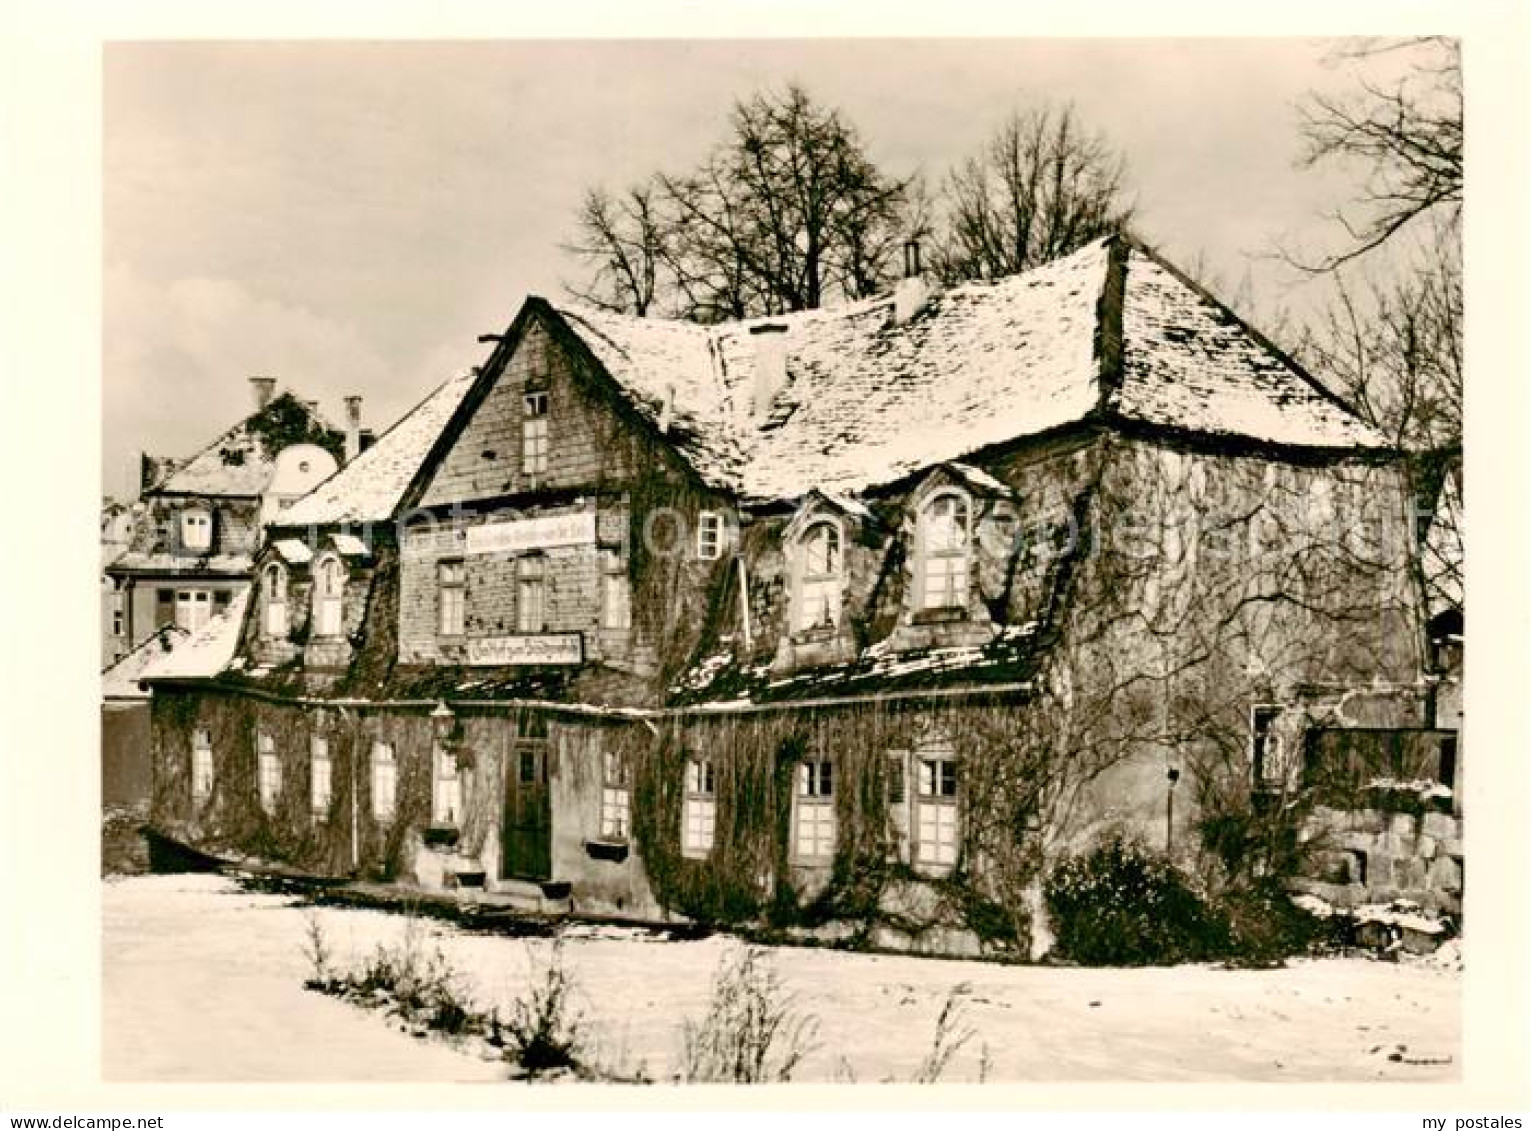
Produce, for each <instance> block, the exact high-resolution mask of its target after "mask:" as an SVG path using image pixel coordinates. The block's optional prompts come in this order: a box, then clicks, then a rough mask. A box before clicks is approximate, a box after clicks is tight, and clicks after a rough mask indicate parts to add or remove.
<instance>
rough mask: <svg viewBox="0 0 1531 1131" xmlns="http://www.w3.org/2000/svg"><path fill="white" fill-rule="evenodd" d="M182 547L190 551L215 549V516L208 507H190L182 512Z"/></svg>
mask: <svg viewBox="0 0 1531 1131" xmlns="http://www.w3.org/2000/svg"><path fill="white" fill-rule="evenodd" d="M181 545H182V546H184V547H186V549H188V550H210V549H212V548H213V516H212V512H211V511H209V510H208V509H207V508H206V507H188V508H187V509H186V510H184V511H182V512H181Z"/></svg>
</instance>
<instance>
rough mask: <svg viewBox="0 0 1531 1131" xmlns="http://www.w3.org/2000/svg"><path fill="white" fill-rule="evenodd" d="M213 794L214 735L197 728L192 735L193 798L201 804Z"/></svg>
mask: <svg viewBox="0 0 1531 1131" xmlns="http://www.w3.org/2000/svg"><path fill="white" fill-rule="evenodd" d="M212 795H213V736H212V734H211V733H210V732H209V731H205V730H197V731H194V732H193V733H192V736H191V799H192V802H193V803H194V804H196V805H201V804H202V803H203V802H205V801H206V800H207V799H208V798H209V797H211V796H212Z"/></svg>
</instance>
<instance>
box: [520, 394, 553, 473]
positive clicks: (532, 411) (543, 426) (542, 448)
mask: <svg viewBox="0 0 1531 1131" xmlns="http://www.w3.org/2000/svg"><path fill="white" fill-rule="evenodd" d="M521 410H522V417H521V470H522V472H523V473H524V474H526V475H542V474H543V473H545V472H546V471H547V469H548V394H547V391H546V390H545V389H544V390H538V391H537V392H531V393H527V394H526V395H525V396H524V397H522V398H521Z"/></svg>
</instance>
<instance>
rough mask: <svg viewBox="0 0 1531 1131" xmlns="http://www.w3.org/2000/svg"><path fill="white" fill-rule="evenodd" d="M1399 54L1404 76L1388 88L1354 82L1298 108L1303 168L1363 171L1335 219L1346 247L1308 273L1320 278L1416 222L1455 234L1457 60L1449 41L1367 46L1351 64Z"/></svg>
mask: <svg viewBox="0 0 1531 1131" xmlns="http://www.w3.org/2000/svg"><path fill="white" fill-rule="evenodd" d="M1397 53H1404V54H1406V55H1407V57H1408V58H1409V60H1410V64H1409V66H1408V69H1407V70H1406V71H1405V72H1404V73H1403V74H1402V75H1401V76H1399V77H1398V78H1396V79H1394V80H1393V81H1392V83H1391V85H1384V83H1383V82H1381V81H1379V80H1377V79H1373V78H1368V77H1366V76H1365V75H1361V76H1359V77H1358V78H1357V79H1356V80H1355V86H1354V88H1353V89H1352V90H1350V91H1349V92H1348V93H1346V94H1343V95H1328V94H1321V93H1314V94H1312V95H1310V96H1309V98H1308V101H1307V102H1306V103H1305V104H1304V106H1303V107H1302V109H1301V113H1302V132H1303V137H1304V138H1305V140H1306V142H1307V148H1306V150H1305V151H1304V153H1303V157H1302V161H1303V164H1304V165H1306V166H1308V167H1313V166H1316V165H1319V164H1322V163H1326V162H1331V161H1356V162H1360V163H1362V164H1364V165H1365V166H1367V168H1368V174H1369V175H1368V178H1367V181H1366V185H1365V188H1364V189H1363V191H1362V193H1361V196H1360V198H1359V199H1358V200H1357V201H1355V202H1354V203H1353V204H1352V205H1351V206H1350V207H1349V208H1348V209H1343V208H1342V209H1340V210H1338V211H1337V212H1335V213H1334V214H1333V219H1335V220H1336V221H1337V222H1338V223H1339V224H1340V225H1341V226H1342V227H1343V228H1344V230H1345V233H1346V237H1347V239H1346V246H1345V247H1344V248H1343V249H1341V250H1340V251H1338V252H1335V253H1332V254H1330V255H1327V256H1324V257H1323V258H1321V259H1320V260H1319V261H1318V262H1317V263H1316V264H1309V265H1308V268H1309V269H1310V270H1316V271H1326V270H1333V269H1334V268H1336V267H1338V266H1340V265H1342V264H1345V263H1348V262H1350V261H1352V260H1354V259H1356V258H1358V257H1360V256H1363V255H1365V254H1366V253H1368V252H1370V251H1372V250H1374V249H1376V248H1378V247H1381V246H1382V245H1383V244H1384V243H1386V242H1387V241H1389V240H1390V239H1392V238H1393V237H1394V236H1395V235H1397V234H1398V233H1399V232H1402V231H1403V230H1404V229H1405V228H1406V227H1408V226H1409V225H1411V224H1412V223H1413V221H1415V220H1416V219H1419V218H1421V217H1425V216H1430V217H1433V218H1434V219H1435V221H1436V223H1437V224H1440V223H1445V224H1448V225H1449V226H1450V227H1451V228H1452V229H1453V230H1455V228H1456V226H1457V224H1458V222H1459V220H1460V217H1461V209H1462V53H1461V45H1460V44H1459V43H1458V41H1457V40H1455V39H1450V38H1445V37H1440V36H1435V37H1426V38H1420V39H1404V40H1377V41H1368V42H1367V43H1366V44H1365V45H1364V46H1362V47H1359V48H1356V49H1353V50H1349V51H1346V52H1343V53H1341V54H1340V56H1339V58H1340V59H1341V60H1344V61H1349V62H1375V61H1377V60H1379V59H1380V58H1381V57H1383V56H1387V55H1393V54H1397Z"/></svg>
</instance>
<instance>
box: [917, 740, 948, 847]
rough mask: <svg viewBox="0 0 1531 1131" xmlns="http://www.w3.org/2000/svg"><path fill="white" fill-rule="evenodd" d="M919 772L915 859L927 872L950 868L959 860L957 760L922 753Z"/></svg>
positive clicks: (918, 765)
mask: <svg viewBox="0 0 1531 1131" xmlns="http://www.w3.org/2000/svg"><path fill="white" fill-rule="evenodd" d="M915 772H916V775H917V777H918V781H917V783H916V785H917V788H916V790H915V798H914V801H915V820H914V832H915V839H914V859H915V863H916V864H917V865H918V866H919V868H920V870H921V871H923V872H934V873H937V874H941V873H945V872H949V871H950V870H951V868H952V865H953V864H955V863H956V862H957V760H956V758H954V757H952V756H951V755H950V754H933V755H926V754H922V755H921V756H920V757H918V758H917V759H916V760H915Z"/></svg>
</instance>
